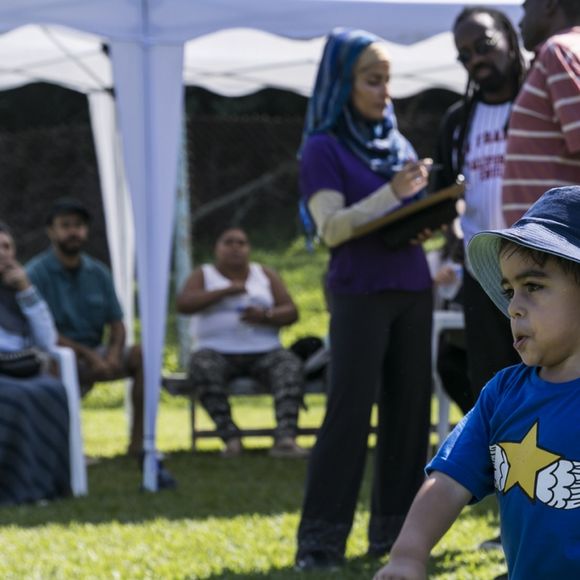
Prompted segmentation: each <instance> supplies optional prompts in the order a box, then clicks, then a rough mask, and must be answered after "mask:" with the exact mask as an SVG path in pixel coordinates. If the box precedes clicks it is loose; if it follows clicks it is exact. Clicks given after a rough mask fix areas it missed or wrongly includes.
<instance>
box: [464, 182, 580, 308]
mask: <svg viewBox="0 0 580 580" xmlns="http://www.w3.org/2000/svg"><path fill="white" fill-rule="evenodd" d="M502 239H504V240H508V241H510V242H513V243H515V244H519V245H520V246H524V247H526V248H531V249H533V250H539V251H540V252H545V253H546V254H552V255H554V256H559V257H560V258H565V259H566V260H570V261H571V262H578V263H580V186H569V187H556V188H554V189H550V190H548V191H546V193H544V195H542V197H540V199H538V201H537V202H536V203H535V204H534V205H533V206H532V207H531V208H530V209H529V210H528V211H527V212H526V213H525V214H524V215H523V216H522V217H521V218H520V219H519V220H518V221H517V222H516V223H515V224H514V225H513V226H512V227H510V228H507V229H503V230H492V231H486V232H480V233H479V234H476V235H475V236H474V237H473V238H472V240H471V241H470V243H469V244H468V246H467V259H468V261H469V266H470V268H471V270H472V272H473V273H474V274H475V277H476V278H477V280H478V282H479V283H480V284H481V286H482V288H483V289H484V290H485V291H486V292H487V294H488V295H489V297H490V298H491V299H492V300H493V301H494V302H495V305H496V306H497V307H498V308H499V309H500V310H501V311H502V312H503V313H504V314H505V315H506V316H509V314H508V299H507V298H506V297H505V296H504V295H503V293H502V287H501V279H502V275H501V271H500V268H499V248H500V244H501V240H502Z"/></svg>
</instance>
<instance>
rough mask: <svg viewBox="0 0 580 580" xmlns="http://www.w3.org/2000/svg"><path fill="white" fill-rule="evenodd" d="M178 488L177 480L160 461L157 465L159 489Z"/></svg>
mask: <svg viewBox="0 0 580 580" xmlns="http://www.w3.org/2000/svg"><path fill="white" fill-rule="evenodd" d="M176 487H177V480H176V479H175V477H173V475H171V473H169V471H167V469H165V466H164V465H163V461H158V464H157V489H159V490H161V489H175V488H176Z"/></svg>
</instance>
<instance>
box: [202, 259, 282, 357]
mask: <svg viewBox="0 0 580 580" xmlns="http://www.w3.org/2000/svg"><path fill="white" fill-rule="evenodd" d="M202 271H203V280H204V288H205V289H206V290H219V289H221V288H226V287H228V286H230V284H231V280H229V279H228V278H226V277H225V276H223V275H222V274H220V272H219V271H218V269H217V268H216V267H215V266H213V265H212V264H204V265H203V266H202ZM246 290H247V292H246V293H245V294H236V295H234V296H228V297H227V298H224V299H223V300H220V301H219V302H217V303H216V304H213V305H212V306H210V307H209V308H206V309H205V310H204V311H203V312H200V313H199V314H196V315H195V316H193V318H192V336H193V343H194V347H193V350H200V349H202V348H211V349H213V350H216V351H218V352H221V353H225V354H249V353H257V352H268V351H270V350H274V349H276V348H280V339H279V337H278V328H276V327H275V326H271V325H265V324H248V323H247V322H242V321H241V320H240V314H241V311H242V310H244V308H247V307H248V306H259V307H260V308H272V307H273V306H274V296H273V295H272V288H271V286H270V280H269V279H268V277H267V276H266V274H265V272H264V270H263V269H262V266H260V265H259V264H254V263H251V264H250V272H249V274H248V279H247V280H246Z"/></svg>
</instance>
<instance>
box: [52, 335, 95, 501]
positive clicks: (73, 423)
mask: <svg viewBox="0 0 580 580" xmlns="http://www.w3.org/2000/svg"><path fill="white" fill-rule="evenodd" d="M51 355H52V356H53V357H54V358H55V359H56V361H57V362H58V368H59V376H60V380H61V381H62V383H63V385H64V386H65V389H66V394H67V401H68V415H69V453H70V480H71V481H70V485H71V490H72V493H73V495H74V496H77V497H78V496H81V495H87V493H88V485H87V467H86V464H85V457H84V452H83V434H82V431H81V398H80V390H79V381H78V375H77V360H76V357H75V354H74V351H73V350H72V349H71V348H68V347H65V346H57V347H56V348H55V349H54V351H53V352H52V353H51Z"/></svg>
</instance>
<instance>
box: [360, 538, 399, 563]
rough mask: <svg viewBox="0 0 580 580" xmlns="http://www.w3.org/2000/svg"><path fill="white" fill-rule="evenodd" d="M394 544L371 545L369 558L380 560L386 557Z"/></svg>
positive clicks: (368, 553)
mask: <svg viewBox="0 0 580 580" xmlns="http://www.w3.org/2000/svg"><path fill="white" fill-rule="evenodd" d="M393 543H394V542H391V543H389V544H370V545H369V548H368V550H367V554H366V555H367V557H368V558H373V559H377V560H378V559H380V558H382V557H383V556H386V555H387V554H388V553H389V552H390V551H391V548H392V547H393Z"/></svg>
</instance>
